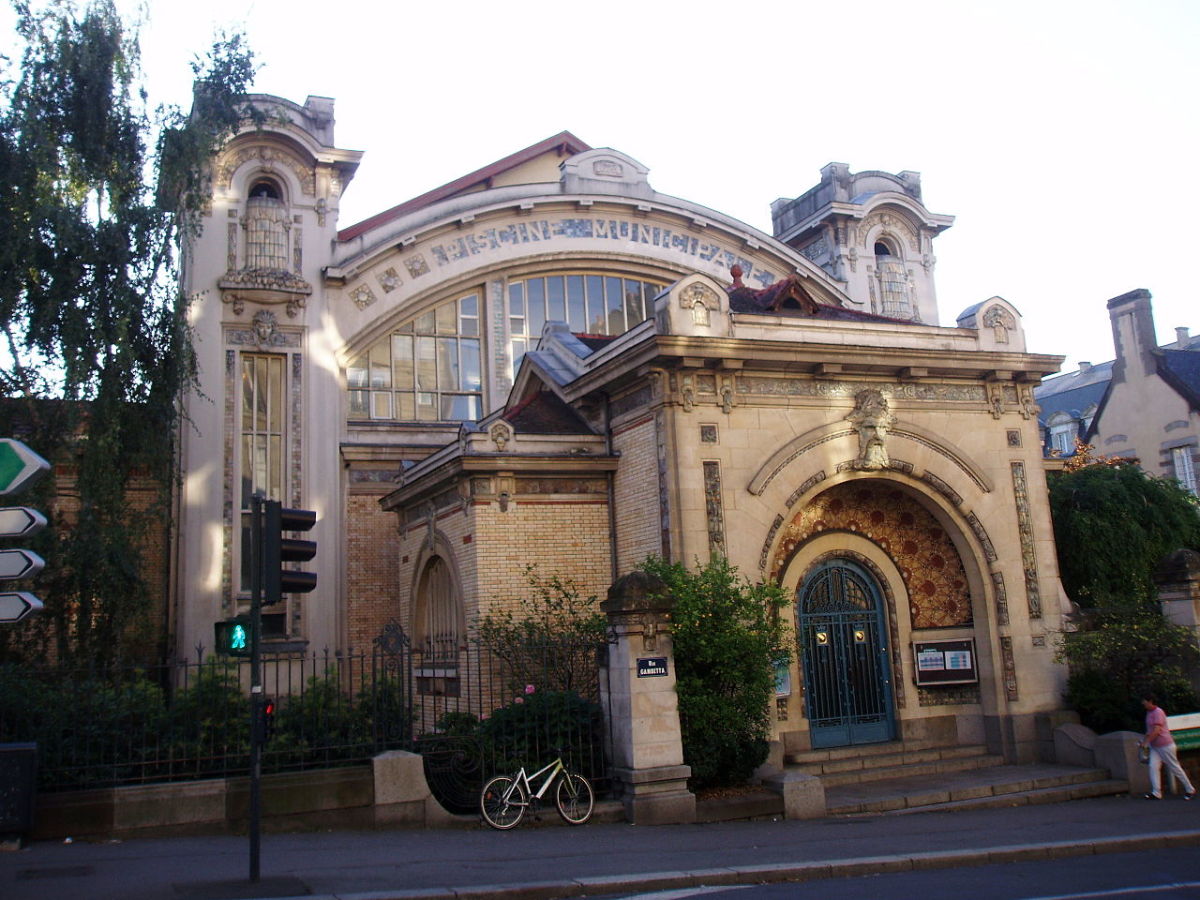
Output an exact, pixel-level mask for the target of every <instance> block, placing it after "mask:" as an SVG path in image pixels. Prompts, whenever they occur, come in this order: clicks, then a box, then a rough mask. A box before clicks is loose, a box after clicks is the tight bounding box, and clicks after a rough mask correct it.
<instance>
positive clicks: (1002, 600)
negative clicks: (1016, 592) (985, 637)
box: [992, 572, 1008, 625]
mask: <svg viewBox="0 0 1200 900" xmlns="http://www.w3.org/2000/svg"><path fill="white" fill-rule="evenodd" d="M992 587H993V589H994V590H995V593H996V624H997V625H1007V624H1008V591H1007V590H1006V589H1005V587H1004V573H1003V572H993V573H992Z"/></svg>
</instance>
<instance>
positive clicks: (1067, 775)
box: [786, 741, 1129, 815]
mask: <svg viewBox="0 0 1200 900" xmlns="http://www.w3.org/2000/svg"><path fill="white" fill-rule="evenodd" d="M786 765H787V768H788V769H789V770H793V771H800V772H804V773H805V774H808V775H815V776H817V777H818V778H820V779H821V783H822V785H823V786H824V788H825V807H826V810H827V812H828V814H829V815H860V814H865V813H874V814H877V813H906V812H929V811H934V810H955V809H979V808H984V807H996V806H1022V805H1025V804H1036V803H1058V802H1061V801H1064V800H1077V799H1083V798H1085V797H1100V796H1106V795H1110V794H1124V793H1128V791H1129V784H1128V782H1126V781H1123V780H1120V779H1114V778H1111V777H1109V773H1108V771H1107V770H1105V769H1091V768H1084V767H1080V766H1062V765H1055V764H1051V763H1031V764H1027V765H1008V764H1005V762H1004V760H1003V758H1002V757H1000V756H996V755H993V754H989V753H988V752H987V749H986V748H985V747H983V746H951V747H939V746H927V745H913V744H911V743H907V744H906V743H904V742H900V741H894V742H888V743H882V744H860V745H857V746H854V747H835V748H831V749H828V750H809V751H804V752H801V753H792V754H789V755H788V756H787V758H786Z"/></svg>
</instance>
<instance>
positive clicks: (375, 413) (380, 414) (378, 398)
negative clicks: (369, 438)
mask: <svg viewBox="0 0 1200 900" xmlns="http://www.w3.org/2000/svg"><path fill="white" fill-rule="evenodd" d="M391 417H392V394H391V391H375V392H374V393H373V394H371V418H373V419H390V418H391Z"/></svg>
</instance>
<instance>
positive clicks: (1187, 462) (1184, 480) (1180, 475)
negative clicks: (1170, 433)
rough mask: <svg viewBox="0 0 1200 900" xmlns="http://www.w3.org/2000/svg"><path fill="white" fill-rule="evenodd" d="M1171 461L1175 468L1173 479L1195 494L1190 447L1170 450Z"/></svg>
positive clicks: (1194, 470)
mask: <svg viewBox="0 0 1200 900" xmlns="http://www.w3.org/2000/svg"><path fill="white" fill-rule="evenodd" d="M1171 463H1172V464H1173V466H1174V468H1175V480H1176V481H1178V482H1179V483H1180V484H1182V485H1183V486H1184V487H1185V488H1187V489H1188V490H1189V491H1191V492H1192V493H1193V494H1197V490H1196V467H1195V464H1194V462H1193V460H1192V448H1191V447H1176V448H1175V449H1174V450H1172V451H1171Z"/></svg>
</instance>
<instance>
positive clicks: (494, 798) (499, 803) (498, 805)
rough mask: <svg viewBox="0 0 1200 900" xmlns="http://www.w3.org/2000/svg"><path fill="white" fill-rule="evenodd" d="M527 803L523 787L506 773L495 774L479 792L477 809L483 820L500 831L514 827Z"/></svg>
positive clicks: (518, 822) (527, 797) (519, 820)
mask: <svg viewBox="0 0 1200 900" xmlns="http://www.w3.org/2000/svg"><path fill="white" fill-rule="evenodd" d="M528 804H529V794H528V793H527V792H526V791H525V787H524V786H523V785H522V784H520V783H519V782H517V781H514V780H513V779H512V778H510V777H509V776H507V775H497V776H496V777H495V778H493V779H492V780H491V781H489V782H488V783H487V784H485V785H484V786H483V790H482V791H481V792H480V794H479V811H480V812H481V813H483V821H485V822H487V823H488V824H489V825H491V826H492V827H493V828H499V829H500V830H501V831H507V830H508V829H509V828H516V827H517V825H518V824H520V822H521V817H522V816H523V815H525V807H526V806H528Z"/></svg>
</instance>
